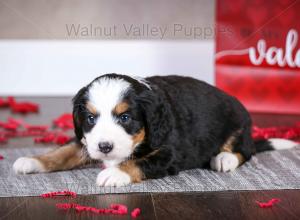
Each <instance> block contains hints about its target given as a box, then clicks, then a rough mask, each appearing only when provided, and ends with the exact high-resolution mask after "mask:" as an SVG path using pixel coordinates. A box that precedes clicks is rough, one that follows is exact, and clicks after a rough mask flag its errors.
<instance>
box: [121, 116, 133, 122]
mask: <svg viewBox="0 0 300 220" xmlns="http://www.w3.org/2000/svg"><path fill="white" fill-rule="evenodd" d="M130 119H131V117H130V115H129V114H122V115H120V116H119V120H120V122H121V123H128V122H129V121H130Z"/></svg>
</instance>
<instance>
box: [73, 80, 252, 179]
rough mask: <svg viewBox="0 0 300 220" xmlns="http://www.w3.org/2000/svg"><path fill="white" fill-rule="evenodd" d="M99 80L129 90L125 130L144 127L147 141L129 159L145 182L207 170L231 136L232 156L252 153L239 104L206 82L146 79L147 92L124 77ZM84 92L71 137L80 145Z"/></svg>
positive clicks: (78, 101) (79, 96)
mask: <svg viewBox="0 0 300 220" xmlns="http://www.w3.org/2000/svg"><path fill="white" fill-rule="evenodd" d="M101 77H111V78H122V79H124V80H126V81H128V82H129V83H130V84H131V85H132V89H131V90H129V91H128V92H127V94H126V95H125V97H124V99H125V100H126V101H128V102H129V104H130V110H129V111H130V114H131V115H132V118H133V120H132V122H131V124H130V125H127V126H124V129H125V130H126V131H127V132H128V133H130V134H133V133H135V132H137V131H138V130H139V129H141V128H143V127H144V128H145V131H146V137H145V139H144V142H143V143H142V144H141V145H139V146H138V147H137V148H136V149H135V152H134V153H133V158H136V159H137V160H136V161H137V165H138V166H140V168H141V169H142V171H143V173H144V174H145V176H146V178H159V177H163V176H166V175H173V174H177V173H178V172H179V171H181V170H186V169H192V168H206V167H208V165H209V161H210V159H211V158H212V157H213V156H215V155H217V154H218V153H220V148H221V146H222V145H223V144H224V143H225V142H226V140H228V138H229V137H231V136H232V135H234V136H235V137H236V140H235V142H234V147H233V152H239V153H241V154H242V155H243V157H244V158H245V160H249V159H250V158H251V155H253V154H254V153H255V151H256V149H255V145H254V142H253V140H252V138H251V119H250V116H249V113H248V112H247V111H246V109H245V108H244V107H243V106H242V105H241V104H240V102H239V101H238V100H237V99H235V98H234V97H232V96H229V95H227V94H225V93H224V92H222V91H220V90H219V89H217V88H215V87H213V86H210V85H209V84H207V83H205V82H202V81H199V80H196V79H193V78H190V77H180V76H164V77H160V76H155V77H149V78H146V80H147V82H148V83H149V85H150V87H151V89H149V88H148V87H147V86H145V85H144V84H142V83H140V82H138V81H137V80H135V79H133V78H130V77H128V76H125V75H117V74H108V75H104V76H101ZM97 79H98V78H97ZM97 79H95V80H97ZM88 87H89V85H88V86H87V87H84V88H83V89H81V90H80V91H79V93H78V94H77V95H76V96H75V98H74V111H73V115H74V123H75V133H76V136H77V138H78V139H79V140H80V139H81V138H82V135H83V132H82V129H84V128H83V127H82V124H80V121H82V120H83V119H82V118H80V117H81V116H80V112H82V111H83V110H82V109H81V107H80V106H81V105H80V104H84V103H85V102H86V99H87V97H86V96H85V93H86V91H87V90H88ZM139 158H143V159H139Z"/></svg>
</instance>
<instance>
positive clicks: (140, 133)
mask: <svg viewBox="0 0 300 220" xmlns="http://www.w3.org/2000/svg"><path fill="white" fill-rule="evenodd" d="M144 138H145V129H144V128H142V129H141V130H139V131H138V132H137V133H136V134H135V135H133V137H132V141H133V147H134V146H136V144H138V143H141V142H143V140H144Z"/></svg>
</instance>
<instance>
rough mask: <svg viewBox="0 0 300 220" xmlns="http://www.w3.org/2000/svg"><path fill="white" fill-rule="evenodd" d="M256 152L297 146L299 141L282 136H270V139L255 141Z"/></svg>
mask: <svg viewBox="0 0 300 220" xmlns="http://www.w3.org/2000/svg"><path fill="white" fill-rule="evenodd" d="M254 144H255V148H256V152H257V153H258V152H263V151H268V150H285V149H290V148H293V147H296V146H297V145H299V143H297V142H295V141H291V140H287V139H282V138H270V139H268V140H259V141H254Z"/></svg>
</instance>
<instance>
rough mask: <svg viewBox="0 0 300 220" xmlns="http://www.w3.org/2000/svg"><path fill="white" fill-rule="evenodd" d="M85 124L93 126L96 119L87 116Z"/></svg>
mask: <svg viewBox="0 0 300 220" xmlns="http://www.w3.org/2000/svg"><path fill="white" fill-rule="evenodd" d="M87 123H88V124H89V125H95V124H96V118H95V116H93V115H89V116H88V117H87Z"/></svg>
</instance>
